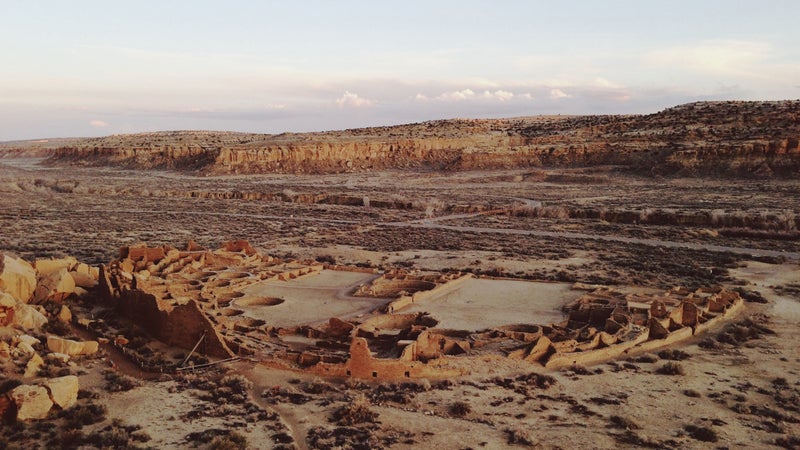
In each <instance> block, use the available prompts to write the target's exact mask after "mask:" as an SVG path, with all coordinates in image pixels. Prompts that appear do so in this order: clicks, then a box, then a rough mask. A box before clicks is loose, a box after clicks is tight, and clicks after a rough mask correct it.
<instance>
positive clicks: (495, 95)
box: [483, 89, 514, 102]
mask: <svg viewBox="0 0 800 450" xmlns="http://www.w3.org/2000/svg"><path fill="white" fill-rule="evenodd" d="M483 98H486V99H489V100H498V101H501V102H505V101H508V100H511V99H512V98H514V94H513V93H512V92H509V91H504V90H502V89H501V90H497V91H494V92H489V91H483Z"/></svg>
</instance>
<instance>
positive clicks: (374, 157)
mask: <svg viewBox="0 0 800 450" xmlns="http://www.w3.org/2000/svg"><path fill="white" fill-rule="evenodd" d="M799 117H800V103H798V102H720V103H699V104H691V105H682V106H679V107H676V108H672V109H669V110H666V111H663V112H661V113H657V114H653V115H648V116H581V117H571V116H564V117H555V116H552V117H550V116H548V117H538V118H520V119H497V120H486V121H481V120H456V121H437V122H431V123H423V124H413V125H405V126H399V127H386V128H378V129H360V130H345V131H340V132H327V133H316V134H315V133H309V134H298V135H277V136H270V135H246V134H241V133H210V132H164V133H147V134H139V135H117V136H109V137H107V138H92V139H74V140H69V139H66V140H42V141H27V142H11V143H3V144H2V145H0V230H2V232H0V251H2V255H3V257H2V261H4V263H3V265H2V266H0V274H2V276H3V278H2V280H3V284H0V289H1V290H3V291H5V292H6V293H7V294H8V296H7V297H4V298H5V300H4V303H3V308H4V309H3V310H2V311H3V313H4V314H5V315H4V316H3V317H2V324H3V326H2V327H0V339H1V340H2V344H3V345H2V347H0V363H2V368H3V372H2V373H3V378H2V384H1V385H0V394H1V395H0V397H2V399H3V400H2V401H0V411H2V412H3V415H4V423H3V426H2V428H1V429H0V446H1V447H4V448H266V449H268V448H276V449H277V448H298V449H317V448H319V449H333V448H397V449H403V448H444V449H467V448H471V449H479V448H487V449H490V448H564V449H568V448H575V447H587V446H588V447H591V448H642V447H646V448H798V446H800V376H799V375H800V350H798V346H797V342H798V340H799V339H800V327H798V324H800V267H799V266H798V264H799V263H800V232H798V230H797V224H798V216H799V215H800V183H798V181H797V180H798V178H797V176H798V175H800V169H799V168H800V149H798V132H800V119H799ZM26 267H29V268H30V270H28V269H26ZM20 273H22V274H27V275H19V274H20ZM26 277H27V278H26ZM31 277H33V282H32V283H28V287H29V288H30V289H26V288H24V287H23V286H22V284H23V283H22V281H20V280H23V279H26V280H31ZM20 297H21V298H20ZM10 311H14V312H13V313H12V312H10ZM23 319H25V320H23ZM64 340H66V341H70V342H74V343H75V345H74V346H73V347H80V348H79V349H77V350H75V349H71V347H70V345H72V344H69V345H68V344H64V343H63V342H62V341H64ZM80 343H84V344H83V345H81V344H80ZM87 343H88V344H87ZM92 343H95V344H92ZM93 346H94V348H92V347H93ZM87 349H88V350H87ZM73 350H74V351H73ZM31 361H33V363H32V362H31ZM52 380H61V381H52ZM54 383H69V384H70V386H72V388H74V389H71V391H74V392H71V391H70V392H71V393H69V395H67V397H70V399H69V401H59V400H60V399H59V398H58V397H59V394H57V392H60V391H59V390H58V389H56V388H53V387H50V385H51V384H54ZM26 386H27V387H28V388H26ZM43 386H45V387H47V389H46V390H43V388H42V387H43ZM26 389H27V390H26ZM36 389H39V390H38V391H37V390H36ZM30 392H38V394H37V395H40V396H42V397H48V392H49V399H47V401H50V402H51V404H52V405H51V407H49V408H40V410H36V411H35V410H34V409H35V408H34V407H33V406H32V405H31V404H30V403H33V402H34V400H30V399H27V398H23V396H22V394H23V393H26V395H28V396H29V397H30V398H33V394H30ZM15 393H16V394H15ZM72 397H74V398H72ZM47 401H45V400H44V399H42V400H41V402H43V403H47ZM29 402H30V403H29Z"/></svg>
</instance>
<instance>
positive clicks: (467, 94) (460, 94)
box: [436, 88, 475, 101]
mask: <svg viewBox="0 0 800 450" xmlns="http://www.w3.org/2000/svg"><path fill="white" fill-rule="evenodd" d="M474 97H475V92H474V91H473V90H472V89H469V88H467V89H462V90H460V91H450V92H445V93H444V94H442V95H440V96H438V97H436V99H437V100H448V101H458V100H468V99H471V98H474Z"/></svg>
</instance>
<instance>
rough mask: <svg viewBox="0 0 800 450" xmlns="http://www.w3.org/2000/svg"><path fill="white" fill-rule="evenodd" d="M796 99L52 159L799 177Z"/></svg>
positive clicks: (222, 166)
mask: <svg viewBox="0 0 800 450" xmlns="http://www.w3.org/2000/svg"><path fill="white" fill-rule="evenodd" d="M799 143H800V101H781V102H703V103H693V104H688V105H682V106H678V107H674V108H670V109H667V110H664V111H662V112H659V113H656V114H650V115H628V116H540V117H524V118H514V119H486V120H483V119H475V120H465V119H457V120H442V121H432V122H423V123H418V124H410V125H399V126H394V127H377V128H365V129H357V130H345V131H336V132H324V133H303V134H286V133H285V134H280V135H266V134H243V133H212V132H188V131H187V132H162V133H145V134H136V135H115V136H109V137H105V138H92V139H85V140H83V141H78V142H75V143H71V145H68V146H62V147H58V148H55V149H53V150H52V156H51V158H50V162H51V163H54V164H58V163H65V162H66V163H72V164H84V165H114V166H120V167H128V168H139V169H177V170H191V171H200V172H204V173H210V174H234V173H340V172H358V171H370V170H387V169H421V170H444V171H450V170H452V171H458V170H483V169H501V168H528V167H591V166H598V165H612V166H618V167H619V168H620V169H621V170H625V171H629V172H634V173H639V174H642V175H667V176H669V175H677V176H700V175H716V176H739V177H762V178H764V177H794V176H797V175H800V145H799Z"/></svg>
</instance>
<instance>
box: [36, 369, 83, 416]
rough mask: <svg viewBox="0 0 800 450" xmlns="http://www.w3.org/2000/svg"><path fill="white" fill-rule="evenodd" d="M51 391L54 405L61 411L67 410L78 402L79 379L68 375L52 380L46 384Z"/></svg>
mask: <svg viewBox="0 0 800 450" xmlns="http://www.w3.org/2000/svg"><path fill="white" fill-rule="evenodd" d="M44 385H45V387H47V389H48V390H49V391H50V397H51V399H52V400H53V403H55V404H56V405H58V407H60V408H61V409H67V408H69V407H70V406H72V405H74V404H75V403H76V402H77V401H78V387H79V384H78V377H76V376H75V375H67V376H65V377H59V378H50V379H49V380H46V381H45V382H44Z"/></svg>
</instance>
